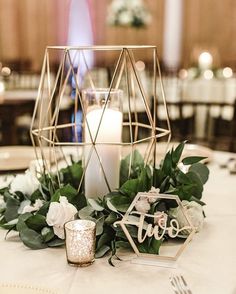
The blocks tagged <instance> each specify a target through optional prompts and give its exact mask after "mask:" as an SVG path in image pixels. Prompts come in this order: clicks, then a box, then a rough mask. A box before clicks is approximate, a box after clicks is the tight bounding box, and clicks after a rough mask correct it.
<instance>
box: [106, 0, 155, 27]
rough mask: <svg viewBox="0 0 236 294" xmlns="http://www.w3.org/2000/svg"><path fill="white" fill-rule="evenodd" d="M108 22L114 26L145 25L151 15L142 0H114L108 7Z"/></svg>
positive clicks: (149, 20)
mask: <svg viewBox="0 0 236 294" xmlns="http://www.w3.org/2000/svg"><path fill="white" fill-rule="evenodd" d="M107 22H108V24H109V25H113V26H125V27H136V28H140V27H145V26H147V25H148V24H150V22H151V15H150V13H149V11H148V10H147V8H146V7H145V5H144V3H143V1H142V0H128V1H127V0H113V1H112V2H111V4H110V5H109V7H108V13H107Z"/></svg>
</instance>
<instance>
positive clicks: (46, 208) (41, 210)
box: [37, 202, 50, 216]
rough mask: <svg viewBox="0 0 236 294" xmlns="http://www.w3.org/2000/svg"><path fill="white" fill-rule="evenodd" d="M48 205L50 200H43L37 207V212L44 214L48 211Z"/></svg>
mask: <svg viewBox="0 0 236 294" xmlns="http://www.w3.org/2000/svg"><path fill="white" fill-rule="evenodd" d="M49 206H50V202H45V203H44V204H43V206H42V207H40V208H39V210H38V212H37V214H41V215H44V216H46V215H47V213H48V209H49Z"/></svg>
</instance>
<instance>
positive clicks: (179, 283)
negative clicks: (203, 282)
mask: <svg viewBox="0 0 236 294" xmlns="http://www.w3.org/2000/svg"><path fill="white" fill-rule="evenodd" d="M170 283H171V285H172V288H173V290H174V293H175V294H192V291H191V290H190V289H189V286H188V285H187V282H186V281H185V279H184V277H183V276H182V275H180V274H172V275H171V276H170Z"/></svg>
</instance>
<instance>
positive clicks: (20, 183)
mask: <svg viewBox="0 0 236 294" xmlns="http://www.w3.org/2000/svg"><path fill="white" fill-rule="evenodd" d="M39 185H40V183H39V181H38V179H37V178H36V176H35V175H34V174H32V173H31V172H30V171H29V170H27V171H26V172H25V174H23V175H17V176H16V177H15V178H14V179H13V181H12V182H11V185H10V192H11V193H14V192H16V191H20V192H22V193H23V194H26V195H28V196H31V195H32V194H33V193H34V191H36V190H37V189H38V187H39Z"/></svg>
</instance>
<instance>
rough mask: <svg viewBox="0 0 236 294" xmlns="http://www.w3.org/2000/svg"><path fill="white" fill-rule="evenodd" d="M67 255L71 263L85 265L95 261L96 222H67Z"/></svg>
mask: <svg viewBox="0 0 236 294" xmlns="http://www.w3.org/2000/svg"><path fill="white" fill-rule="evenodd" d="M65 236H66V255H67V261H68V263H69V264H70V265H73V266H79V267H84V266H88V265H90V264H92V263H93V262H94V256H95V241H96V223H95V222H93V221H90V220H73V221H70V222H68V223H66V224H65Z"/></svg>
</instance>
